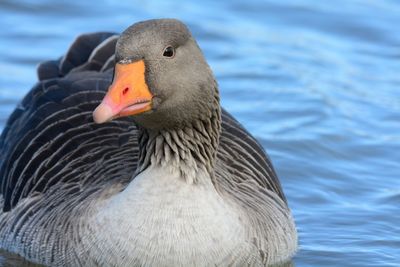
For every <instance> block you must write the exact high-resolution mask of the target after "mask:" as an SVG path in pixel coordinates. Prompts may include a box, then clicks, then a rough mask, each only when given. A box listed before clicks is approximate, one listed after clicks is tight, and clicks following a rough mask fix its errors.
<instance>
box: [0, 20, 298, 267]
mask: <svg viewBox="0 0 400 267" xmlns="http://www.w3.org/2000/svg"><path fill="white" fill-rule="evenodd" d="M150 44H151V45H150ZM165 44H167V45H168V46H167V47H166V46H165ZM169 44H171V45H170V46H169ZM115 47H116V50H115ZM149 47H150V48H149ZM171 47H172V48H171ZM160 49H161V50H160ZM171 49H172V50H171ZM114 51H115V53H114ZM158 51H161V52H160V54H157V53H158ZM163 51H164V53H162V52H163ZM158 56H159V57H160V59H158V58H157V57H158ZM186 61H188V62H186ZM114 62H116V65H115V68H113V67H114ZM141 62H142V63H141ZM182 65H183V66H184V67H181V66H182ZM133 69H134V70H135V71H132V70H133ZM133 72H134V73H136V74H132V73H133ZM137 73H139V74H140V73H142V74H141V75H144V76H140V75H137ZM194 73H195V74H194ZM131 75H132V76H131ZM38 76H39V80H40V81H39V82H38V84H37V85H36V86H35V87H34V88H33V89H32V90H31V91H30V92H29V93H28V95H27V96H26V97H25V98H24V99H23V100H22V102H21V103H20V104H19V105H18V106H17V108H16V110H15V111H14V112H13V114H12V115H11V116H10V118H9V120H8V122H7V124H6V127H5V128H4V130H3V133H2V135H1V137H0V151H1V155H0V181H1V187H0V190H1V191H0V193H1V196H2V198H1V200H0V207H1V211H0V248H2V249H6V250H8V251H11V252H14V253H17V254H19V255H22V256H23V257H25V258H27V259H28V260H30V261H33V262H36V263H40V264H44V265H48V266H265V265H269V264H275V263H279V262H284V261H287V260H288V259H290V257H291V256H292V255H293V254H294V253H295V251H296V248H297V234H296V229H295V225H294V222H293V219H292V216H291V213H290V210H289V208H288V206H287V202H286V198H285V196H284V194H283V191H282V188H281V185H280V183H279V180H278V178H277V176H276V174H275V171H274V169H273V167H272V164H271V162H270V160H269V158H268V157H267V155H266V154H265V152H264V150H263V148H262V147H261V146H260V145H259V144H258V143H257V141H256V140H255V139H254V138H253V137H252V136H251V135H250V134H249V133H248V132H247V131H246V130H245V129H244V128H243V127H242V126H241V125H240V124H239V123H238V122H237V121H236V120H235V119H234V118H233V117H232V116H231V115H230V114H229V113H228V112H226V111H225V110H223V109H221V108H220V106H219V96H218V88H217V84H216V82H215V80H214V77H213V75H212V72H211V70H210V69H209V67H208V65H207V64H206V62H205V60H204V59H203V57H202V54H201V52H200V49H199V48H198V46H197V44H196V43H195V41H194V39H193V38H192V37H191V35H190V33H189V32H188V30H187V28H186V27H185V26H184V25H183V24H182V23H181V22H179V21H176V20H169V19H165V20H151V21H146V22H141V23H137V24H134V25H133V26H131V27H129V28H128V29H127V30H126V31H125V32H124V33H123V34H122V35H121V36H117V35H114V34H111V33H96V34H89V35H83V36H81V37H79V38H78V39H77V40H76V41H75V42H74V43H73V45H72V46H71V48H70V49H69V51H68V52H67V53H66V55H65V56H64V57H63V58H62V59H60V60H58V61H49V62H45V63H42V64H41V65H40V66H39V68H38ZM113 77H114V78H113ZM132 77H134V78H132ZM143 77H144V78H143ZM131 81H133V82H134V86H132V87H130V86H131V84H132V83H131ZM111 82H112V85H111V86H110V87H109V85H110V83H111ZM139 83H141V84H142V85H141V87H140V86H139ZM121 84H122V85H121ZM120 85H121V86H122V87H121V86H120ZM108 87H109V88H108ZM126 88H127V89H126ZM132 88H133V89H132ZM120 89H121V90H120ZM118 90H120V91H118ZM132 91H133V92H132ZM115 92H116V93H115ZM137 92H140V96H139V98H138V96H137V94H139V93H137ZM106 93H107V94H106ZM105 94H106V95H105ZM125 95H126V96H125ZM115 96H117V97H115ZM124 97H129V99H132V97H136V98H135V99H139V100H140V101H138V100H135V102H132V101H131V100H129V101H131V102H129V101H128V104H124V105H122V104H118V105H121V108H119V109H118V110H117V106H118V105H117V104H115V103H114V102H112V101H120V102H121V103H122V102H123V101H125V100H124V99H125V98H124ZM146 97H148V98H146ZM115 99H117V100H115ZM147 99H149V100H147ZM111 100H112V101H111ZM110 101H111V102H112V103H111V102H110ZM118 103H119V102H118ZM132 103H133V104H132ZM96 107H97V109H96ZM94 110H95V111H94ZM93 111H94V113H93ZM92 113H93V116H94V120H95V121H93V118H92ZM128 113H129V114H128ZM96 122H97V123H96ZM98 123H101V124H98Z"/></svg>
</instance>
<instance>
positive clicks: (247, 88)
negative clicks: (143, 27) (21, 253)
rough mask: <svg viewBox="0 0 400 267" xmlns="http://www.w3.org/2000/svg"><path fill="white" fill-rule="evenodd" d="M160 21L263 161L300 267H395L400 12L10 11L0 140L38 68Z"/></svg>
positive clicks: (4, 22)
mask: <svg viewBox="0 0 400 267" xmlns="http://www.w3.org/2000/svg"><path fill="white" fill-rule="evenodd" d="M159 17H175V18H179V19H181V20H183V21H184V22H185V23H187V24H188V26H189V27H190V29H191V30H192V32H193V34H194V36H195V37H196V38H197V40H198V42H199V44H200V46H201V47H202V49H203V51H204V53H205V55H206V57H207V59H208V62H209V63H210V65H211V67H212V69H213V70H214V72H215V75H216V77H217V79H218V81H219V84H220V90H221V94H222V103H223V106H224V107H225V108H226V109H228V110H229V111H230V112H231V113H233V114H234V115H235V116H236V117H237V118H238V119H239V120H240V121H241V122H242V123H243V124H244V125H245V126H246V127H247V129H249V131H250V132H251V133H253V134H254V135H255V136H256V137H257V138H258V140H260V141H261V143H262V144H263V146H264V147H265V148H266V149H267V151H268V152H269V154H270V156H271V158H272V161H273V163H274V165H275V168H276V170H277V172H278V175H279V177H280V179H281V181H282V184H283V187H284V190H285V193H286V196H287V198H288V200H289V204H290V207H291V209H292V210H293V214H294V217H295V220H296V223H297V226H298V230H299V234H300V250H299V252H298V254H297V255H296V257H295V258H294V264H295V265H296V266H400V177H399V176H400V2H399V1H395V0H375V1H374V0H351V1H349V0H336V1H315V0H314V1H312V0H299V1H289V0H280V1H262V0H247V1H239V0H235V1H218V2H217V1H212V0H203V1H197V2H196V3H195V2H192V3H190V2H189V1H161V0H160V1H126V3H122V1H112V0H108V1H107V0H103V1H93V2H90V1H82V0H70V1H50V0H47V1H46V0H35V1H34V0H2V1H1V2H0V25H1V30H0V128H2V127H3V126H4V123H5V121H6V119H7V117H8V116H9V114H10V113H11V112H12V110H13V109H14V107H15V105H16V104H17V103H18V101H19V100H20V99H21V98H22V97H23V96H24V95H25V94H26V92H27V91H28V90H29V89H30V88H31V86H32V85H33V84H34V83H35V81H36V76H35V67H36V65H37V63H38V62H40V61H42V60H47V59H54V58H57V57H59V56H60V55H62V54H63V52H64V51H65V50H66V49H67V48H68V45H69V44H70V43H71V41H72V40H73V39H74V38H75V37H76V36H77V35H78V34H80V33H82V32H92V31H100V30H101V31H104V30H106V31H115V32H120V31H122V30H123V29H124V28H126V27H127V26H129V25H130V24H132V23H133V22H136V21H140V20H144V19H149V18H159ZM12 260H13V262H14V265H15V259H12ZM10 261H11V260H10V257H9V256H7V255H4V256H3V257H2V258H1V259H0V265H1V262H3V265H6V264H7V262H10ZM20 264H21V265H22V263H21V262H20Z"/></svg>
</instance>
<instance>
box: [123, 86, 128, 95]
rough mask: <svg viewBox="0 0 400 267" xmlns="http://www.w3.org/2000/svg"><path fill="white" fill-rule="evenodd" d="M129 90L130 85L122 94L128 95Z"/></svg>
mask: <svg viewBox="0 0 400 267" xmlns="http://www.w3.org/2000/svg"><path fill="white" fill-rule="evenodd" d="M128 91H129V87H126V88H125V89H124V90H123V91H122V95H126V93H128Z"/></svg>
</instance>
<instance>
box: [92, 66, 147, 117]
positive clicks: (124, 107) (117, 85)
mask: <svg viewBox="0 0 400 267" xmlns="http://www.w3.org/2000/svg"><path fill="white" fill-rule="evenodd" d="M152 98H153V95H152V94H151V92H150V90H149V87H148V86H147V83H146V80H145V64H144V61H143V60H140V61H136V62H133V63H129V64H120V63H117V64H116V65H115V72H114V80H113V82H112V84H111V86H110V87H109V88H108V92H107V94H106V96H105V97H104V99H103V101H101V103H100V105H99V106H98V107H97V108H96V109H95V110H94V112H93V120H94V121H95V122H96V123H104V122H106V121H110V120H112V119H114V118H118V117H124V116H130V115H137V114H140V113H143V112H146V111H149V110H151V101H152Z"/></svg>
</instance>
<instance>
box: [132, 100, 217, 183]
mask: <svg viewBox="0 0 400 267" xmlns="http://www.w3.org/2000/svg"><path fill="white" fill-rule="evenodd" d="M214 102H215V103H213V105H212V106H213V108H212V111H211V112H210V113H209V116H207V117H206V118H202V119H198V120H196V121H193V122H192V123H191V124H190V125H186V126H184V127H182V128H178V129H163V130H147V129H143V128H139V133H140V134H139V148H140V152H139V164H138V168H137V174H138V173H140V172H142V171H143V170H145V169H146V168H147V167H149V166H150V165H157V166H161V167H163V168H166V169H169V168H173V169H178V170H179V171H180V172H181V176H182V177H183V178H184V179H185V180H186V181H187V182H188V183H198V182H201V181H198V180H197V178H196V177H197V176H198V175H196V174H197V173H198V172H199V171H201V170H202V171H206V172H208V173H209V174H210V176H211V177H213V169H214V163H215V157H216V152H217V148H218V143H219V136H220V131H221V109H220V105H219V96H218V93H216V94H215V98H214Z"/></svg>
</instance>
